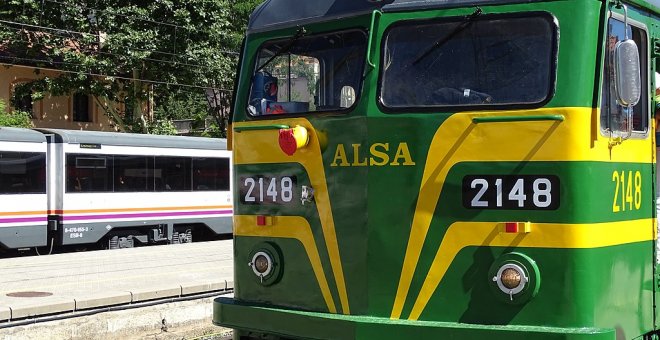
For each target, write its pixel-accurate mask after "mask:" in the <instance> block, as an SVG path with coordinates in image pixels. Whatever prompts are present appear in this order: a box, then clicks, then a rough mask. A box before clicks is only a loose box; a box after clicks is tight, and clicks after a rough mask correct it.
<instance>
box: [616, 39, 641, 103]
mask: <svg viewBox="0 0 660 340" xmlns="http://www.w3.org/2000/svg"><path fill="white" fill-rule="evenodd" d="M640 68H641V67H640V64H639V49H638V48H637V44H635V41H633V40H632V39H626V40H623V41H619V42H617V43H616V45H615V46H614V78H615V82H614V88H615V91H616V97H617V98H616V99H617V100H618V101H619V104H621V105H622V106H626V107H631V106H635V105H636V104H637V102H639V98H640V96H641V94H642V81H641V75H640Z"/></svg>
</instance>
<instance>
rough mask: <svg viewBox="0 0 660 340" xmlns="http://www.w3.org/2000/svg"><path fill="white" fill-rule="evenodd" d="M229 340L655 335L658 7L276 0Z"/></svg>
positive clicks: (240, 151)
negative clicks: (655, 116)
mask: <svg viewBox="0 0 660 340" xmlns="http://www.w3.org/2000/svg"><path fill="white" fill-rule="evenodd" d="M241 60H242V62H241V67H240V72H239V81H238V84H237V88H236V90H237V91H236V95H235V101H234V102H235V104H234V110H233V114H234V117H233V143H232V145H233V146H234V148H233V155H234V158H233V160H234V163H233V164H234V174H235V175H234V183H235V189H236V190H235V191H234V197H235V201H234V202H235V215H234V264H235V280H234V285H235V292H234V297H233V298H226V297H222V298H217V299H216V300H215V301H214V317H213V322H214V323H215V324H217V325H222V326H225V327H230V328H233V329H235V330H236V331H235V338H236V339H248V338H257V339H279V338H284V339H482V338H501V339H612V340H614V339H642V338H646V339H657V338H658V336H659V335H660V314H659V313H660V307H659V306H660V303H658V298H659V297H660V295H658V292H659V291H660V288H659V281H658V272H659V271H658V270H659V269H660V267H659V265H658V262H656V252H657V250H656V242H657V219H656V205H655V200H656V192H657V191H658V190H657V183H656V180H655V178H656V176H655V173H656V172H657V168H656V166H655V164H656V163H655V161H656V157H657V155H656V151H655V150H656V149H655V146H656V133H655V132H656V131H657V130H656V124H655V121H654V119H653V118H654V114H655V110H656V109H655V108H656V107H657V106H658V104H659V102H658V99H656V98H654V95H655V93H654V92H655V91H654V90H655V89H657V88H658V87H660V84H657V83H656V80H655V74H656V73H658V72H659V71H660V2H659V1H658V0H424V1H420V0H316V1H299V0H269V1H265V2H264V3H263V4H262V5H261V6H260V7H258V8H257V9H256V10H255V11H254V12H253V14H252V16H251V17H250V23H249V26H248V30H247V35H246V38H245V43H244V48H243V53H242V59H241Z"/></svg>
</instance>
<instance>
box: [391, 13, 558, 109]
mask: <svg viewBox="0 0 660 340" xmlns="http://www.w3.org/2000/svg"><path fill="white" fill-rule="evenodd" d="M479 13H480V12H475V14H474V15H472V16H469V17H460V18H457V19H455V20H451V21H447V20H424V21H409V22H402V23H399V24H395V25H394V26H392V28H390V29H389V31H388V32H387V33H386V37H385V43H384V45H383V47H384V50H383V60H382V64H381V69H382V70H381V82H380V97H381V103H382V105H384V106H385V107H386V108H390V109H393V110H405V109H406V108H408V109H409V110H408V111H410V109H415V110H417V111H419V110H420V109H421V110H424V109H425V108H427V109H426V110H427V111H429V110H434V111H437V108H438V107H465V106H471V107H475V108H487V107H493V106H538V105H539V104H541V103H543V102H545V101H547V100H549V98H550V96H551V95H552V93H553V91H554V79H555V76H554V73H555V60H556V59H555V58H556V53H557V47H556V44H557V27H556V25H555V23H554V20H553V18H552V17H551V16H549V15H545V14H538V15H533V16H525V17H523V16H511V15H479Z"/></svg>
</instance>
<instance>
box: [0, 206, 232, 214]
mask: <svg viewBox="0 0 660 340" xmlns="http://www.w3.org/2000/svg"><path fill="white" fill-rule="evenodd" d="M231 208H232V206H230V205H203V206H187V207H148V208H114V209H82V210H81V209H67V210H50V211H49V212H48V213H49V214H57V215H62V214H87V213H109V212H128V211H165V210H167V211H176V210H218V209H225V210H226V209H231ZM1 215H2V214H0V216H1Z"/></svg>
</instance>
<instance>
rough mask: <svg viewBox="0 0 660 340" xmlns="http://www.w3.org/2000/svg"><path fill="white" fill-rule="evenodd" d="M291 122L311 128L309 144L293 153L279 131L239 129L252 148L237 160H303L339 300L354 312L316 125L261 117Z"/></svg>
mask: <svg viewBox="0 0 660 340" xmlns="http://www.w3.org/2000/svg"><path fill="white" fill-rule="evenodd" d="M282 123H288V124H290V126H296V125H300V126H303V127H305V128H306V129H307V131H308V132H309V134H310V138H309V144H308V145H307V146H306V147H304V148H302V149H300V150H298V151H296V153H295V154H293V155H292V156H288V155H286V154H285V153H284V152H283V151H282V150H280V148H279V144H278V139H279V135H278V130H276V129H274V130H257V131H242V132H235V133H234V134H233V136H234V143H235V144H236V145H244V146H249V147H242V148H237V149H235V150H234V154H235V157H234V163H235V164H237V165H241V164H263V163H291V162H297V163H300V164H301V165H302V166H303V167H304V168H305V170H306V171H307V174H309V177H310V178H309V179H310V181H311V185H312V187H313V188H314V200H315V202H316V207H317V209H318V216H319V219H320V221H321V228H322V231H323V237H324V239H325V243H326V247H327V250H328V256H329V257H330V266H331V267H332V273H333V275H334V278H335V282H336V284H337V291H338V292H339V300H340V302H341V308H342V313H343V314H350V308H349V301H348V294H347V292H346V283H345V280H344V271H343V268H342V262H341V255H340V254H339V244H338V242H337V234H336V232H335V222H334V218H333V216H332V207H331V205H330V195H329V193H328V187H327V183H326V178H325V171H324V167H323V160H322V159H321V151H320V150H321V147H320V145H319V140H318V136H317V135H316V133H315V130H314V127H313V126H312V124H311V123H310V122H309V121H308V120H307V119H303V118H292V119H289V120H277V121H266V120H260V121H259V122H258V124H259V125H268V124H282ZM250 125H254V123H236V124H234V127H240V126H250ZM239 225H240V224H239Z"/></svg>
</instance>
